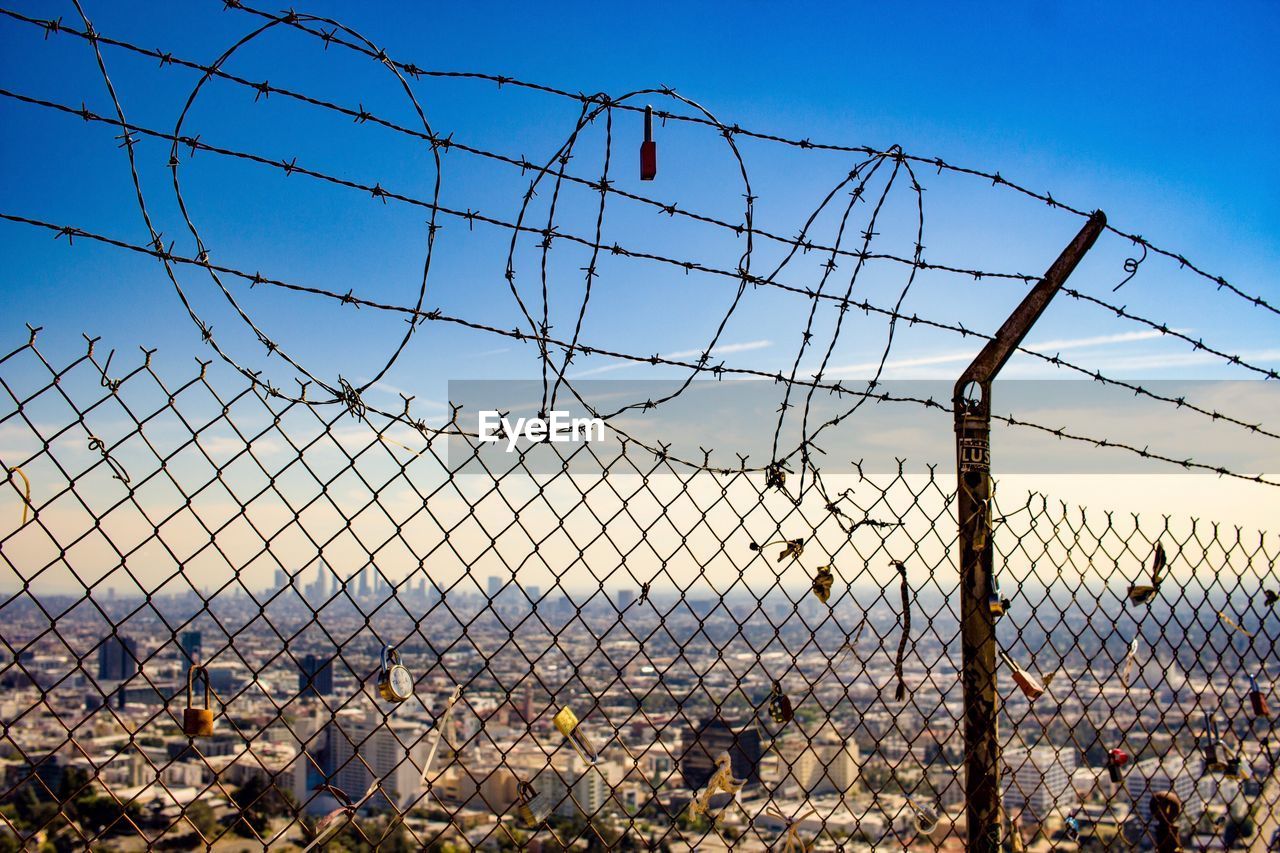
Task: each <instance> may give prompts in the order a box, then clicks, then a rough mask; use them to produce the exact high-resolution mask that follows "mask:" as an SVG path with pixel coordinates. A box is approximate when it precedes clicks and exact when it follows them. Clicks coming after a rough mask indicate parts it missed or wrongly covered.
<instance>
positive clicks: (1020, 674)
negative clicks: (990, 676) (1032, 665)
mask: <svg viewBox="0 0 1280 853" xmlns="http://www.w3.org/2000/svg"><path fill="white" fill-rule="evenodd" d="M1000 657H1001V658H1003V659H1004V662H1005V663H1006V664H1008V666H1009V670H1010V672H1012V673H1013V683H1014V684H1016V685H1018V689H1020V690H1021V691H1022V695H1023V696H1026V697H1027V701H1028V702H1034V701H1035V700H1036V699H1038V698H1040V696H1041V695H1043V694H1044V684H1042V683H1041V682H1040V679H1038V678H1036V677H1035V676H1034V675H1032V674H1031V673H1029V672H1027V671H1026V670H1025V669H1023V668H1022V667H1020V666H1018V664H1017V663H1016V662H1015V661H1014V660H1013V658H1011V657H1009V656H1008V655H1007V654H1005V653H1004V651H1001V652H1000Z"/></svg>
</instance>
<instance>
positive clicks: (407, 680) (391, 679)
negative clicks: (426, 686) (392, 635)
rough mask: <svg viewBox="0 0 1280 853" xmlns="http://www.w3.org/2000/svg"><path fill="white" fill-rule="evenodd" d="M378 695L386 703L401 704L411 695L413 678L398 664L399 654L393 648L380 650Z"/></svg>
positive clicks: (388, 647)
mask: <svg viewBox="0 0 1280 853" xmlns="http://www.w3.org/2000/svg"><path fill="white" fill-rule="evenodd" d="M378 695H379V696H381V697H382V698H383V699H385V700H387V701H388V702H403V701H404V700H406V699H408V698H409V697H410V696H412V695H413V676H412V675H410V674H409V670H408V669H406V668H405V667H404V666H403V665H402V664H401V663H400V653H399V652H398V651H396V649H395V646H387V647H386V648H385V649H383V650H382V673H381V674H380V675H379V676H378Z"/></svg>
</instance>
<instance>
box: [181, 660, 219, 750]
mask: <svg viewBox="0 0 1280 853" xmlns="http://www.w3.org/2000/svg"><path fill="white" fill-rule="evenodd" d="M196 673H199V674H200V675H202V676H203V677H204V707H203V708H196V707H194V706H192V704H191V703H192V701H193V697H192V693H193V692H194V690H195V681H196ZM211 693H212V689H211V688H210V687H209V670H207V669H205V668H204V666H202V665H200V664H195V665H193V666H192V667H191V669H189V670H187V707H186V708H185V709H184V710H183V712H182V733H183V734H185V735H186V736H187V737H208V736H209V735H211V734H213V706H212V704H211V701H212V700H211Z"/></svg>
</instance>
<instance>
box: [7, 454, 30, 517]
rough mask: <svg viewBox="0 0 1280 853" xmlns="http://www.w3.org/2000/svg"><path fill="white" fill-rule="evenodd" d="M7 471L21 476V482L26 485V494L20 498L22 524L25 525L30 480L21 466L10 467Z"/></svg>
mask: <svg viewBox="0 0 1280 853" xmlns="http://www.w3.org/2000/svg"><path fill="white" fill-rule="evenodd" d="M9 472H10V473H12V474H17V475H18V476H19V477H21V478H22V482H23V484H25V485H26V487H27V489H26V495H25V496H24V497H23V499H22V525H25V524H26V523H27V510H29V509H30V508H31V480H30V479H29V478H28V477H27V474H26V472H25V471H23V470H22V469H21V468H16V467H15V468H10V469H9ZM22 525H20V526H22Z"/></svg>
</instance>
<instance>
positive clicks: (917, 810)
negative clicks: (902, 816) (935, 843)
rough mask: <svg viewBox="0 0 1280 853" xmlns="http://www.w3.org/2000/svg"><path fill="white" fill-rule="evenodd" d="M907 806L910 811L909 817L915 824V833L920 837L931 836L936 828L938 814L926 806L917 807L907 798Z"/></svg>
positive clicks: (913, 801) (914, 802)
mask: <svg viewBox="0 0 1280 853" xmlns="http://www.w3.org/2000/svg"><path fill="white" fill-rule="evenodd" d="M907 806H908V807H910V809H911V817H912V821H913V822H914V823H915V826H916V832H917V833H919V834H920V835H932V834H933V831H934V830H935V829H937V828H938V813H937V812H936V811H934V810H933V809H931V808H929V807H928V806H921V805H918V804H917V803H916V801H915V800H913V799H911V798H910V797H907Z"/></svg>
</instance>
